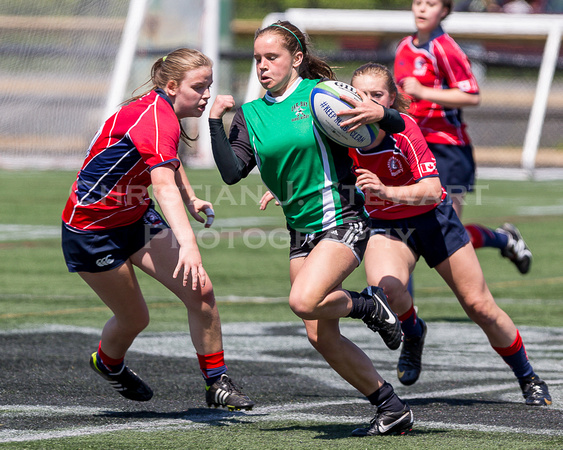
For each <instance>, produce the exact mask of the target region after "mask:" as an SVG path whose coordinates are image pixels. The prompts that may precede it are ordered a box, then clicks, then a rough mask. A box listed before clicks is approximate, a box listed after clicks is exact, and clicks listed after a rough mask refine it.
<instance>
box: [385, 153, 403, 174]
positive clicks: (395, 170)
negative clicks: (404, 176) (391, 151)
mask: <svg viewBox="0 0 563 450" xmlns="http://www.w3.org/2000/svg"><path fill="white" fill-rule="evenodd" d="M387 168H388V169H389V173H390V174H391V176H393V177H396V176H397V175H399V174H400V173H403V165H402V164H401V161H400V160H399V159H398V158H395V157H394V156H391V158H389V159H388V160H387Z"/></svg>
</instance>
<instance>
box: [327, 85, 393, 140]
mask: <svg viewBox="0 0 563 450" xmlns="http://www.w3.org/2000/svg"><path fill="white" fill-rule="evenodd" d="M357 92H358V95H359V96H360V97H361V98H362V101H359V100H354V99H353V98H352V97H348V96H346V95H341V96H340V98H341V99H342V100H344V101H346V102H347V103H349V104H350V105H352V106H353V109H346V110H343V111H338V112H337V113H336V115H337V116H339V117H340V116H342V117H346V120H344V121H343V122H342V123H341V124H340V126H341V127H342V128H345V127H350V128H349V129H348V132H351V131H354V130H356V129H358V128H359V127H360V126H362V125H368V124H370V123H376V122H379V121H380V120H381V119H383V115H384V114H385V110H384V109H383V106H381V105H380V104H379V103H376V102H374V101H371V100H370V99H369V98H368V96H367V95H366V94H364V93H363V92H362V91H357ZM348 116H351V117H348Z"/></svg>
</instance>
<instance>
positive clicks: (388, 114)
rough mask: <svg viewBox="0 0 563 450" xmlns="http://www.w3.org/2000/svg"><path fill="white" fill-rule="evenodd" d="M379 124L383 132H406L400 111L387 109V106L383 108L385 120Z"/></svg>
mask: <svg viewBox="0 0 563 450" xmlns="http://www.w3.org/2000/svg"><path fill="white" fill-rule="evenodd" d="M376 103H377V102H376ZM378 105H379V103H378ZM381 106H383V105H381ZM378 124H379V127H380V128H381V129H382V130H383V131H385V132H387V133H389V134H393V133H400V132H401V131H404V130H405V121H404V120H403V118H402V117H401V114H400V113H399V111H397V110H396V109H392V108H386V107H385V106H383V118H382V119H381V120H380V121H379V122H378Z"/></svg>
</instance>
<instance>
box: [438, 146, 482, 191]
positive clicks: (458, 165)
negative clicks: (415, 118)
mask: <svg viewBox="0 0 563 450" xmlns="http://www.w3.org/2000/svg"><path fill="white" fill-rule="evenodd" d="M428 148H430V150H431V151H432V153H433V154H434V157H435V158H436V167H437V168H438V174H439V175H440V181H441V183H442V186H444V188H446V191H448V194H464V193H466V192H471V191H473V186H474V185H475V159H474V158H473V147H472V146H471V145H465V146H459V145H446V144H432V143H428Z"/></svg>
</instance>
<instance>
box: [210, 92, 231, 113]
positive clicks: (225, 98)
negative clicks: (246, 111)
mask: <svg viewBox="0 0 563 450" xmlns="http://www.w3.org/2000/svg"><path fill="white" fill-rule="evenodd" d="M234 107H235V99H234V98H233V96H232V95H218V96H217V97H215V101H214V102H213V105H212V106H211V109H210V110H209V118H210V119H221V118H222V117H223V116H224V115H225V113H226V112H228V111H230V110H231V109H233V108H234Z"/></svg>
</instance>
